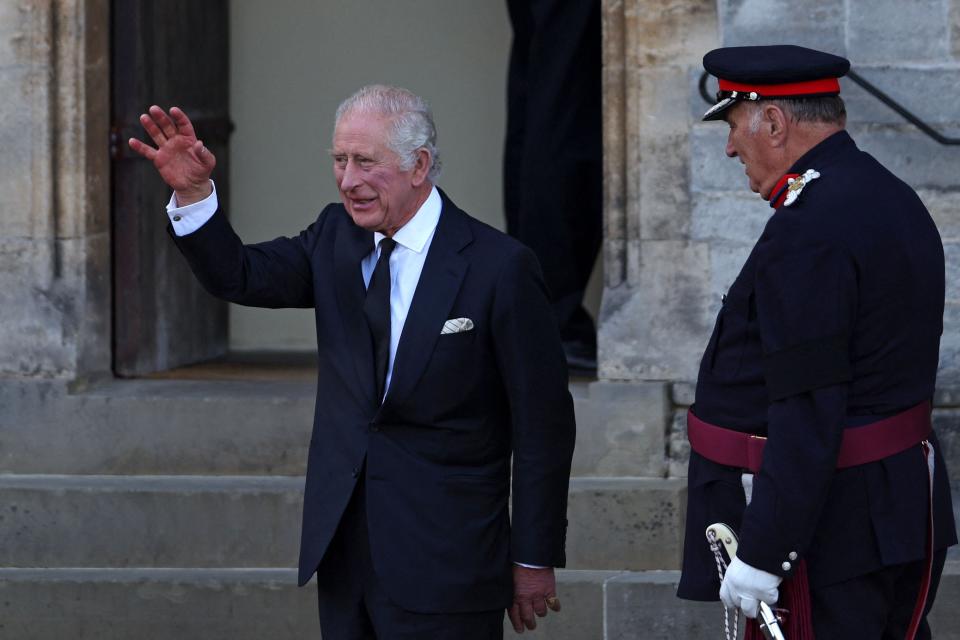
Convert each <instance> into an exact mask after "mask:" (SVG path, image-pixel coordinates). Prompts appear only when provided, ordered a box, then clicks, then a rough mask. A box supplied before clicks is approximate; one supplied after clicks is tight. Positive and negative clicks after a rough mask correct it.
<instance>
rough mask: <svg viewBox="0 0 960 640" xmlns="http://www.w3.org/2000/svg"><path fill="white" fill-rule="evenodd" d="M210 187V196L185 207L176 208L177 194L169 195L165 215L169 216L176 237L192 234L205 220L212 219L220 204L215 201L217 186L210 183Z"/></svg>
mask: <svg viewBox="0 0 960 640" xmlns="http://www.w3.org/2000/svg"><path fill="white" fill-rule="evenodd" d="M210 187H211V188H212V189H213V191H211V192H210V195H209V196H207V197H206V198H204V199H203V200H201V201H200V202H194V203H193V204H188V205H187V206H185V207H178V206H177V194H175V193H174V194H171V195H170V202H168V203H167V215H168V216H170V224H171V226H173V232H174V233H175V234H177V235H178V236H185V235H189V234H191V233H193V232H194V231H196V230H197V229H199V228H200V227H202V226H203V225H205V224H206V223H207V220H209V219H210V218H212V217H213V214H214V213H216V212H217V207H218V206H220V203H219V202H218V200H217V185H215V184H214V183H213V180H211V181H210Z"/></svg>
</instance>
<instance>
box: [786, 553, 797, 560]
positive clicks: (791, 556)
mask: <svg viewBox="0 0 960 640" xmlns="http://www.w3.org/2000/svg"><path fill="white" fill-rule="evenodd" d="M787 557H788V558H790V560H796V559H797V552H796V551H791V552H790V553H789V554H787Z"/></svg>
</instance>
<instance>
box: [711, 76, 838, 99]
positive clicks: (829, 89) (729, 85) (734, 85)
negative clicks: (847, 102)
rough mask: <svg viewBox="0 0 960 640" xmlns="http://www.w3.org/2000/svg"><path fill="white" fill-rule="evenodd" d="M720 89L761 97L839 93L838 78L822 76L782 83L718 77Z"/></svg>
mask: <svg viewBox="0 0 960 640" xmlns="http://www.w3.org/2000/svg"><path fill="white" fill-rule="evenodd" d="M719 81H720V91H739V92H741V93H750V92H751V91H755V92H757V93H758V94H759V95H760V97H761V98H777V97H782V96H815V95H819V94H832V93H840V80H839V79H838V78H824V79H822V80H808V81H806V82H787V83H784V84H744V83H742V82H731V81H730V80H724V79H723V78H719Z"/></svg>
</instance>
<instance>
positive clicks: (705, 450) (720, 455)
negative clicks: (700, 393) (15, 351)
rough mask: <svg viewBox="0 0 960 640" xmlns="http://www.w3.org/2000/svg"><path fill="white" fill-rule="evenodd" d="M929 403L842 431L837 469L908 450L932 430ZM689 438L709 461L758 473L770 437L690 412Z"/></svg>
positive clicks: (691, 443) (693, 447) (688, 415)
mask: <svg viewBox="0 0 960 640" xmlns="http://www.w3.org/2000/svg"><path fill="white" fill-rule="evenodd" d="M932 430H933V427H932V425H931V423H930V403H929V402H921V403H920V404H918V405H916V406H914V407H911V408H909V409H907V410H906V411H903V412H901V413H898V414H896V415H894V416H890V417H889V418H884V419H882V420H877V421H876V422H871V423H870V424H866V425H863V426H862V427H848V428H846V429H844V431H843V440H842V442H841V443H840V453H839V455H838V456H837V469H845V468H847V467H856V466H857V465H861V464H866V463H868V462H875V461H877V460H882V459H883V458H886V457H889V456H892V455H894V454H896V453H900V452H901V451H906V450H907V449H909V448H910V447H914V446H916V445H918V444H920V443H921V442H923V441H924V440H927V439H928V438H929V437H930V434H931V433H932ZM687 439H688V440H689V441H690V448H692V449H693V450H694V451H696V452H697V453H699V454H700V455H701V456H703V457H704V458H706V459H707V460H711V461H713V462H716V463H718V464H723V465H727V466H729V467H740V468H741V469H749V470H750V471H752V472H754V473H757V472H758V471H759V470H760V462H761V460H762V459H763V447H764V446H765V445H766V443H767V439H766V438H765V437H763V436H755V435H753V434H750V433H743V432H741V431H734V430H733V429H725V428H723V427H718V426H716V425H712V424H709V423H707V422H704V421H703V420H701V419H700V418H698V417H697V416H695V415H694V414H693V411H692V410H690V411H688V412H687Z"/></svg>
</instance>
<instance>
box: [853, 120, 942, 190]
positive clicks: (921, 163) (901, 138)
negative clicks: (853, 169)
mask: <svg viewBox="0 0 960 640" xmlns="http://www.w3.org/2000/svg"><path fill="white" fill-rule="evenodd" d="M940 132H941V133H942V134H943V135H945V136H952V137H958V136H960V127H956V126H950V127H940ZM851 135H852V136H853V139H854V140H856V141H857V145H858V146H859V147H860V148H861V149H863V150H864V151H866V152H868V153H870V154H871V155H873V156H874V157H875V158H876V159H877V160H879V161H880V162H881V163H882V164H883V165H884V166H885V167H887V168H888V169H889V170H890V171H892V172H893V173H894V174H895V175H896V176H897V177H899V178H900V179H902V180H903V181H905V182H906V183H907V184H909V185H910V186H911V187H913V188H914V189H955V188H956V186H957V174H956V171H955V170H954V166H955V164H956V161H957V148H956V147H945V146H943V145H940V144H937V143H936V142H935V141H933V140H931V139H930V138H928V137H927V136H926V135H924V134H923V133H920V132H919V131H918V130H916V129H915V128H914V127H912V126H910V125H908V126H907V127H906V128H899V127H897V128H891V127H870V128H869V129H863V128H862V127H858V126H854V127H851Z"/></svg>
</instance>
